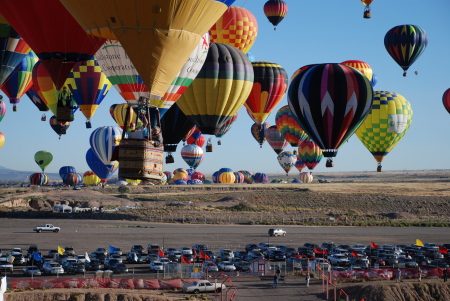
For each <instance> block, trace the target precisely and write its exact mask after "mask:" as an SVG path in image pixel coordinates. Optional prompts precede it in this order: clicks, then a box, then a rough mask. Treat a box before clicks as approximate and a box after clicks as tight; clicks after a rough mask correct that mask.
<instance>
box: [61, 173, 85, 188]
mask: <svg viewBox="0 0 450 301" xmlns="http://www.w3.org/2000/svg"><path fill="white" fill-rule="evenodd" d="M82 179H83V178H82V177H81V175H80V174H77V173H74V172H72V173H68V174H65V175H64V177H63V179H62V180H63V183H64V184H66V185H69V186H77V185H78V184H80V183H81V181H82Z"/></svg>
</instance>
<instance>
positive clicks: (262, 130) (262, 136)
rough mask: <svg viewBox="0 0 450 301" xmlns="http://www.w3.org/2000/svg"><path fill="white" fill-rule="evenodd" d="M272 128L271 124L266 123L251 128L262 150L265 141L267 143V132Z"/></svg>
mask: <svg viewBox="0 0 450 301" xmlns="http://www.w3.org/2000/svg"><path fill="white" fill-rule="evenodd" d="M269 127H270V124H268V123H267V122H264V123H263V124H257V123H254V124H253V125H252V127H251V129H250V130H251V132H252V136H253V138H255V140H256V142H258V143H259V147H260V148H262V145H263V143H264V141H266V131H267V129H268V128H269Z"/></svg>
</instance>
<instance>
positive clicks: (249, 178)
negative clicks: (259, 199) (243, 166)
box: [239, 170, 254, 184]
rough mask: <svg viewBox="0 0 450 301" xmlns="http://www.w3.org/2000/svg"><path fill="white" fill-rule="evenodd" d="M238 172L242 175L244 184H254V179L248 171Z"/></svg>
mask: <svg viewBox="0 0 450 301" xmlns="http://www.w3.org/2000/svg"><path fill="white" fill-rule="evenodd" d="M239 172H240V173H241V174H243V175H244V182H245V183H247V184H252V183H253V182H254V179H253V177H254V175H253V173H251V172H250V171H247V170H240V171H239Z"/></svg>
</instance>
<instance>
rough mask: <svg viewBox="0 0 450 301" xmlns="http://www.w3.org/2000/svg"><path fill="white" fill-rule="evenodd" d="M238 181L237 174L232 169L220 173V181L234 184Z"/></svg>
mask: <svg viewBox="0 0 450 301" xmlns="http://www.w3.org/2000/svg"><path fill="white" fill-rule="evenodd" d="M235 181H236V176H235V175H234V173H233V172H232V171H226V172H222V173H220V175H219V183H223V184H232V183H234V182H235Z"/></svg>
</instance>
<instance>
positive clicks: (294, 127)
mask: <svg viewBox="0 0 450 301" xmlns="http://www.w3.org/2000/svg"><path fill="white" fill-rule="evenodd" d="M275 124H276V126H277V129H278V131H279V132H280V134H281V135H282V136H283V137H284V139H286V141H287V142H288V143H289V144H290V145H291V146H293V147H298V146H299V145H300V143H302V142H303V141H305V139H306V138H308V135H306V133H305V132H304V131H303V129H302V127H301V126H300V125H299V124H298V122H297V120H295V117H294V115H293V114H292V112H291V109H290V108H289V106H283V107H281V108H280V109H279V110H278V112H277V115H276V116H275Z"/></svg>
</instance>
